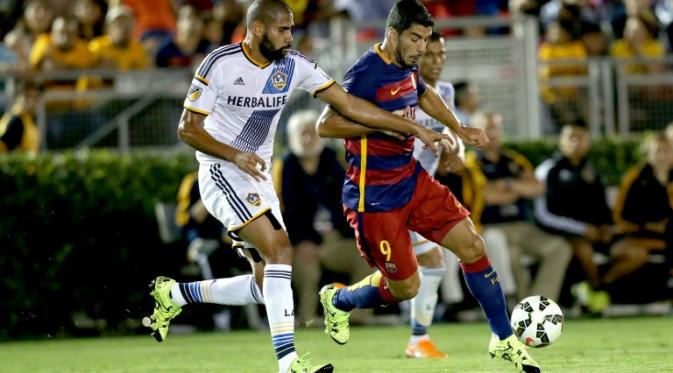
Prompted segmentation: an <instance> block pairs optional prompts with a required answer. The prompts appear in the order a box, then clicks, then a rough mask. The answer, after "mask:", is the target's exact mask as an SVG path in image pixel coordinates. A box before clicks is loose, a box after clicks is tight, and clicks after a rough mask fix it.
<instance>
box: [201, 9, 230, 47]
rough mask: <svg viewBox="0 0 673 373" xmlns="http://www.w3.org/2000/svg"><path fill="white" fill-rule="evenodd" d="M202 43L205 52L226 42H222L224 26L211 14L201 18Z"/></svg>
mask: <svg viewBox="0 0 673 373" xmlns="http://www.w3.org/2000/svg"><path fill="white" fill-rule="evenodd" d="M202 43H204V45H205V48H204V49H205V51H206V52H207V53H210V52H212V51H214V50H215V49H217V48H219V47H221V46H222V45H225V44H227V43H224V26H223V25H222V21H220V20H219V19H217V18H215V17H214V16H213V15H212V14H208V15H206V16H205V17H204V18H203V40H202Z"/></svg>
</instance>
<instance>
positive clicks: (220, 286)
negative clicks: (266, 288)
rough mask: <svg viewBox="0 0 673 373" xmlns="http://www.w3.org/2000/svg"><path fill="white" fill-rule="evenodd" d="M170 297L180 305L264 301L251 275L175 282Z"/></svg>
mask: <svg viewBox="0 0 673 373" xmlns="http://www.w3.org/2000/svg"><path fill="white" fill-rule="evenodd" d="M171 297H172V298H173V301H174V302H175V303H177V304H178V305H180V306H184V305H185V304H191V303H215V304H221V305H225V306H243V305H246V304H255V303H256V304H262V303H264V299H263V297H262V293H261V291H260V290H259V287H258V286H257V284H256V283H255V277H254V276H253V275H242V276H236V277H229V278H219V279H214V280H205V281H197V282H186V283H176V284H175V285H173V287H172V288H171Z"/></svg>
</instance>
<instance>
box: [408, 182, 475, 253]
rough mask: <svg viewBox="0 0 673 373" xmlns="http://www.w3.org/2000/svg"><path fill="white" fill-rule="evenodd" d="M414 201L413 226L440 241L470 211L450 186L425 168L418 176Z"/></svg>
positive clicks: (410, 218) (409, 223)
mask: <svg viewBox="0 0 673 373" xmlns="http://www.w3.org/2000/svg"><path fill="white" fill-rule="evenodd" d="M410 204H411V208H410V211H409V219H408V222H407V226H408V228H409V230H412V231H414V232H418V233H419V234H421V235H422V236H423V237H425V238H427V239H429V240H430V241H433V242H435V243H437V244H440V245H442V240H443V239H444V237H445V236H446V235H447V233H448V232H450V231H451V230H453V228H454V227H455V226H457V225H458V224H459V223H460V222H461V221H463V220H464V219H465V218H466V217H468V216H469V215H470V212H469V211H467V209H465V207H463V205H462V204H461V203H460V202H459V201H458V200H457V199H456V197H455V196H454V195H453V193H451V191H450V190H449V188H447V187H446V186H444V185H441V184H439V182H437V181H436V180H435V179H433V178H432V177H431V176H429V175H428V174H427V173H425V172H421V173H420V174H419V176H418V182H417V184H416V190H415V191H414V197H413V198H412V201H411V203H410ZM442 246H443V245H442Z"/></svg>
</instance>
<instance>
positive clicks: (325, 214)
mask: <svg viewBox="0 0 673 373" xmlns="http://www.w3.org/2000/svg"><path fill="white" fill-rule="evenodd" d="M317 120H318V113H317V112H315V111H300V112H296V113H294V114H293V115H292V116H291V117H290V119H289V121H288V143H289V148H290V153H288V154H287V155H286V156H285V157H284V158H283V160H282V161H276V163H275V164H274V166H273V173H274V175H273V181H274V184H275V185H276V193H278V195H279V199H280V203H281V209H282V210H283V220H284V221H285V225H286V226H287V232H288V235H289V237H290V242H291V243H292V246H293V247H294V248H295V251H294V252H295V258H294V260H295V263H301V265H298V266H296V268H295V269H294V275H293V276H292V277H293V280H292V282H293V285H294V287H295V288H296V289H297V297H298V305H297V320H298V321H299V323H300V324H306V323H311V322H312V320H314V319H315V317H316V306H317V304H318V289H319V287H318V285H319V282H320V278H321V276H322V268H323V267H324V268H325V269H327V270H329V271H331V272H336V273H341V274H346V275H347V276H348V281H349V282H351V283H354V282H355V281H357V280H358V279H360V278H362V277H364V276H366V275H368V274H369V273H371V272H372V270H371V268H370V267H369V266H368V265H367V264H366V263H365V262H364V261H363V260H361V259H360V257H359V254H358V251H357V250H356V249H355V240H354V238H353V230H352V229H351V228H350V227H349V226H348V224H347V222H346V219H344V217H343V212H342V209H343V207H342V205H341V186H342V184H343V178H344V176H345V169H344V167H343V165H342V164H341V163H339V160H338V157H337V154H336V152H335V151H334V150H332V149H330V148H327V147H325V146H324V142H325V140H323V139H322V138H320V137H319V136H318V133H317V131H316V128H315V124H316V122H317ZM370 314H371V313H370V311H366V312H356V313H354V314H352V315H351V318H353V317H355V318H356V319H358V321H359V322H366V318H367V317H368V315H370Z"/></svg>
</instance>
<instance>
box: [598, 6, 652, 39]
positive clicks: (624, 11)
mask: <svg viewBox="0 0 673 373" xmlns="http://www.w3.org/2000/svg"><path fill="white" fill-rule="evenodd" d="M661 1H662V0H622V1H614V2H611V4H604V6H607V7H608V11H609V15H610V16H609V18H610V25H611V26H612V34H613V35H614V38H615V39H622V38H623V37H624V31H625V29H626V22H627V20H628V19H629V18H630V17H635V16H636V15H637V14H638V12H640V11H647V12H652V11H654V4H655V3H658V2H661ZM664 1H665V0H664Z"/></svg>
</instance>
